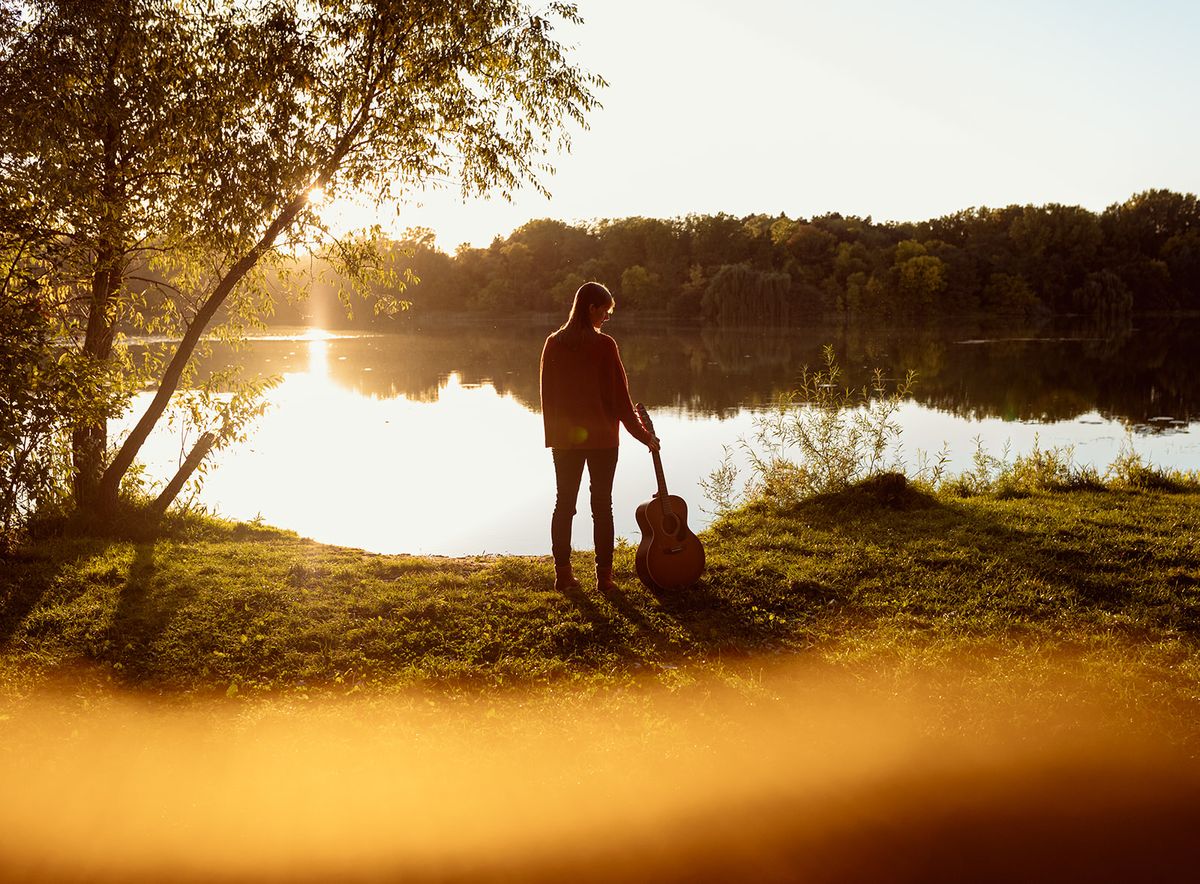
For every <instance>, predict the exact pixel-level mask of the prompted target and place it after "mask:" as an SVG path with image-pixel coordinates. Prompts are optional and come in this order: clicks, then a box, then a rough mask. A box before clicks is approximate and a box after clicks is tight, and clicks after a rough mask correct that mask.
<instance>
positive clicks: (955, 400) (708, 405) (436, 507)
mask: <svg viewBox="0 0 1200 884" xmlns="http://www.w3.org/2000/svg"><path fill="white" fill-rule="evenodd" d="M1195 328H1196V323H1190V324H1189V323H1178V322H1177V323H1175V324H1173V325H1166V324H1157V325H1155V324H1147V325H1144V326H1142V327H1138V328H1125V329H1121V330H1119V333H1110V334H1109V336H1108V337H1101V336H1100V335H1099V333H1098V332H1097V331H1096V330H1095V329H1087V328H1084V329H1080V328H1074V329H1067V330H1061V329H1052V328H1048V329H1040V330H1036V333H1032V332H1030V331H1029V330H1021V329H1017V330H1007V332H1006V333H1002V334H996V333H994V331H993V330H988V329H980V328H957V329H934V328H926V329H916V330H912V329H910V330H903V329H894V328H875V329H870V328H862V327H858V328H824V329H809V330H805V331H803V332H800V333H783V332H779V331H777V330H754V331H737V332H733V331H719V330H712V329H704V330H701V329H696V328H691V329H687V328H683V329H666V328H658V329H648V328H642V329H635V328H628V329H621V328H616V329H614V330H613V333H614V335H616V336H617V338H618V340H619V341H620V343H621V349H622V356H623V359H624V362H625V366H626V368H627V370H628V372H629V375H630V378H631V385H632V388H633V392H634V395H635V397H637V398H639V399H641V400H643V401H645V402H646V403H647V404H648V406H649V407H650V408H651V410H652V411H654V412H655V424H656V427H657V428H658V431H659V434H660V436H661V437H662V438H663V440H664V450H663V458H664V463H665V466H666V472H667V479H668V482H669V483H670V484H671V488H672V490H673V491H676V492H677V493H680V494H682V495H683V496H684V497H685V498H686V499H688V500H689V502H691V505H692V510H693V513H694V514H695V516H694V519H693V520H692V521H693V525H702V524H704V521H705V516H704V514H703V513H701V512H700V511H699V510H700V506H701V505H702V504H703V503H704V501H703V498H702V495H701V493H700V491H699V487H698V483H699V481H700V479H702V478H703V477H705V476H707V475H708V473H709V472H710V471H711V470H712V469H713V468H714V467H715V466H716V465H717V463H718V462H719V461H720V458H721V453H722V447H723V446H724V445H730V444H735V443H736V442H737V440H738V439H739V437H743V436H748V435H750V433H751V430H752V421H753V414H754V411H755V410H756V409H757V408H760V407H762V406H764V405H766V404H768V403H770V402H771V401H772V399H773V398H774V396H775V394H776V393H778V392H780V391H783V390H786V389H789V388H790V387H792V386H793V385H794V383H795V381H796V378H797V376H798V374H799V372H800V370H801V367H802V366H804V365H806V364H808V365H816V364H818V363H819V362H820V361H821V347H822V345H823V344H826V343H832V344H833V345H834V347H835V348H836V350H837V352H838V354H839V359H840V360H841V362H842V363H843V365H844V367H845V369H846V372H847V380H848V381H849V382H851V383H855V384H859V383H863V382H864V381H865V380H866V379H867V377H868V374H869V371H870V370H871V369H872V368H874V367H875V366H879V367H881V368H883V370H884V371H885V373H887V374H889V375H890V376H892V377H896V376H899V375H901V374H902V373H903V372H904V371H905V370H907V369H909V368H912V369H915V370H916V371H917V372H918V376H919V379H918V386H917V388H916V394H915V397H914V399H913V401H912V402H911V403H909V404H908V405H906V406H905V408H904V409H903V411H902V414H901V422H902V424H903V426H904V443H905V453H906V457H907V458H908V460H909V462H910V463H912V462H913V461H914V460H915V459H916V452H917V451H918V450H923V451H926V452H935V451H937V450H939V449H941V448H942V446H943V445H944V444H949V445H950V448H951V454H952V466H953V467H954V468H955V469H965V468H966V467H967V466H968V465H969V462H970V457H971V454H972V453H973V451H974V441H973V440H974V439H975V437H977V436H978V437H982V439H983V440H984V442H985V444H986V445H987V447H988V449H989V450H991V451H993V452H999V451H1000V449H1001V448H1002V447H1003V446H1004V445H1005V444H1006V443H1008V444H1009V445H1010V446H1011V448H1012V449H1013V450H1014V451H1016V452H1025V451H1028V450H1029V449H1030V448H1032V446H1033V444H1034V443H1035V441H1036V442H1037V443H1038V444H1041V445H1042V446H1043V447H1046V446H1051V445H1065V444H1070V445H1074V446H1075V448H1076V459H1077V460H1078V461H1079V462H1085V463H1093V464H1096V465H1098V466H1101V467H1103V466H1105V465H1107V464H1108V463H1109V462H1111V461H1112V459H1113V458H1114V457H1115V456H1116V454H1117V452H1118V450H1119V449H1120V447H1121V445H1122V444H1123V443H1124V442H1125V440H1126V439H1127V437H1128V436H1129V433H1130V431H1132V432H1133V433H1134V434H1135V435H1137V436H1138V443H1137V444H1138V449H1139V450H1140V451H1141V452H1142V453H1143V454H1145V455H1146V456H1148V457H1149V458H1150V459H1151V460H1153V461H1154V462H1155V463H1159V464H1162V465H1167V466H1175V467H1183V468H1196V467H1198V466H1200V450H1198V448H1200V438H1198V435H1200V434H1196V433H1192V432H1188V430H1189V427H1191V425H1192V414H1193V409H1194V407H1195V404H1194V403H1195V399H1194V397H1195V392H1194V391H1195V390H1197V389H1198V385H1197V381H1198V380H1200V357H1198V356H1197V354H1196V353H1195V352H1194V350H1193V349H1192V348H1191V347H1190V340H1189V338H1190V334H1191V332H1192V331H1194V330H1195ZM545 332H546V329H544V328H531V327H509V328H500V327H490V326H488V327H479V326H460V327H446V328H439V329H413V330H410V331H406V332H404V333H401V334H392V335H339V334H336V333H333V334H330V333H318V332H312V331H309V332H304V333H302V334H300V333H298V334H295V335H284V334H275V335H272V336H270V337H269V338H266V339H263V340H256V341H254V342H253V343H252V344H251V345H250V346H249V347H248V348H245V349H243V350H241V351H238V352H237V353H231V352H229V351H221V350H218V351H216V352H215V353H214V354H213V356H212V357H211V359H210V364H209V365H208V366H205V368H217V367H221V366H222V365H224V364H226V363H227V362H230V361H240V362H242V363H243V364H245V365H246V367H247V369H248V370H249V371H251V372H258V373H263V374H279V375H282V377H283V382H282V383H281V384H280V385H279V386H278V387H276V388H275V389H274V390H272V391H271V392H270V393H269V396H270V401H271V406H272V407H271V408H270V410H269V412H268V413H267V415H266V416H265V417H263V418H262V419H261V420H260V422H259V423H258V425H257V428H256V429H255V431H254V432H253V434H252V437H251V442H250V443H249V444H248V445H244V446H240V447H235V448H233V449H230V450H228V451H226V452H224V453H222V455H221V462H220V467H219V469H217V470H215V471H214V472H213V473H212V474H211V475H210V477H209V479H208V482H207V485H206V486H205V488H204V491H203V494H202V498H201V500H202V502H204V503H206V504H208V505H210V506H212V507H213V508H215V509H217V510H218V511H220V512H222V513H224V514H226V515H228V516H231V517H235V518H242V519H251V518H254V517H256V516H261V517H262V518H263V519H264V520H266V521H267V522H269V523H271V524H276V525H281V526H285V527H288V528H292V529H294V530H296V531H298V532H300V533H301V534H304V535H307V536H311V537H314V538H316V539H319V540H322V541H325V542H330V543H339V544H345V545H350V546H357V547H364V548H367V549H371V550H377V551H385V552H403V551H407V552H423V553H440V554H450V555H458V554H469V553H480V552H514V553H544V552H546V549H547V543H548V540H547V537H546V535H547V534H548V524H549V516H550V509H551V507H552V504H553V485H554V483H553V470H552V467H551V463H550V457H549V453H548V452H547V451H546V450H545V448H544V447H543V444H542V425H541V417H540V415H539V414H538V413H537V408H538V386H537V384H538V380H537V367H538V366H537V363H538V356H539V354H540V350H541V342H542V338H543V336H544V334H545ZM989 332H992V333H990V334H989ZM178 450H179V442H178V440H177V439H171V438H170V436H169V433H160V434H158V435H156V436H154V437H152V439H151V442H150V444H149V445H148V447H147V449H146V450H145V454H146V459H147V460H148V461H149V473H150V475H151V476H156V477H160V476H161V477H165V476H167V475H169V474H170V472H171V471H172V465H173V463H174V461H175V460H177V457H178ZM621 455H622V464H621V467H620V468H619V469H618V473H617V481H616V485H615V487H614V508H615V515H616V522H617V533H618V535H623V536H625V537H627V538H629V539H631V540H633V541H634V542H636V540H637V537H638V532H637V527H636V523H635V521H634V518H633V513H634V510H635V509H636V507H637V504H639V503H641V502H642V501H643V500H644V499H646V498H647V497H648V496H649V494H650V493H651V491H652V490H653V488H654V477H653V470H652V465H651V461H650V458H649V456H648V455H646V453H645V451H644V449H642V448H641V446H639V445H637V444H636V443H633V442H632V440H629V439H626V440H625V442H624V444H623V447H622V452H621ZM585 496H586V495H585ZM584 504H585V505H584V508H583V511H584V512H585V513H586V501H584ZM575 527H576V532H575V538H574V542H575V545H576V546H577V547H580V548H587V547H590V546H591V540H590V522H589V520H588V519H587V518H586V515H584V516H581V517H580V518H578V519H577V520H576V526H575Z"/></svg>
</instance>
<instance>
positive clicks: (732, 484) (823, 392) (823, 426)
mask: <svg viewBox="0 0 1200 884" xmlns="http://www.w3.org/2000/svg"><path fill="white" fill-rule="evenodd" d="M824 357H825V366H824V368H823V369H818V370H816V371H811V370H810V369H809V368H808V367H807V366H805V368H804V369H803V371H802V373H801V377H800V386H799V388H798V389H796V390H792V391H789V392H787V393H783V394H781V395H780V396H779V397H778V398H777V399H776V402H775V406H774V408H772V409H771V410H769V411H766V412H764V413H762V414H760V415H758V416H756V417H755V418H754V436H753V439H752V440H751V441H747V440H746V439H744V438H743V439H740V440H739V443H738V444H739V446H740V448H741V450H742V451H743V452H744V454H745V456H746V460H747V463H748V465H749V471H750V476H749V478H748V480H747V481H746V483H745V485H744V486H743V488H742V489H741V491H739V490H738V489H737V481H738V478H739V471H738V468H737V466H736V465H735V464H734V463H733V452H732V451H731V450H729V449H726V451H725V458H724V460H723V461H722V464H721V466H720V467H718V468H717V470H715V471H714V472H713V473H712V474H711V475H710V476H709V478H708V480H707V481H705V482H701V487H702V489H703V491H704V493H705V495H706V496H707V497H708V498H709V499H710V500H711V501H713V503H714V505H715V507H716V510H717V511H718V512H721V511H724V510H728V509H730V508H732V507H733V506H734V505H736V504H737V503H739V502H741V501H743V500H755V499H761V500H767V501H770V502H772V503H775V504H778V505H781V506H786V505H788V504H790V503H794V502H796V501H798V500H801V499H803V498H805V497H809V496H812V495H814V494H823V493H827V492H835V491H842V490H845V489H846V488H849V487H850V486H851V485H853V484H855V483H857V482H861V481H863V480H865V479H869V478H871V477H872V476H877V475H880V474H882V473H885V472H894V471H896V468H897V466H898V465H899V464H900V461H899V440H900V435H901V428H900V424H899V421H898V420H897V412H898V411H899V409H900V406H901V404H902V403H903V402H904V400H905V399H906V398H907V397H908V395H909V393H910V392H911V390H912V387H913V384H914V382H915V379H916V374H915V373H914V372H911V371H910V372H908V374H907V375H906V376H905V378H904V380H902V381H900V382H899V383H897V384H895V386H893V387H890V388H889V385H888V382H887V379H885V378H884V376H883V373H882V371H881V370H879V369H876V370H875V371H874V373H873V375H872V378H871V381H870V383H868V384H866V385H864V386H863V387H861V388H858V389H854V388H851V387H848V386H845V385H844V383H843V380H842V369H841V366H839V365H838V363H837V358H836V356H835V354H834V351H833V348H832V347H830V346H826V347H825V348H824ZM939 475H940V474H939Z"/></svg>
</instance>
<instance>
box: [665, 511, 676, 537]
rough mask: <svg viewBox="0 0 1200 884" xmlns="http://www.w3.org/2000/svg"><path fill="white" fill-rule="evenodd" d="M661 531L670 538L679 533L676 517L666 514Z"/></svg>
mask: <svg viewBox="0 0 1200 884" xmlns="http://www.w3.org/2000/svg"><path fill="white" fill-rule="evenodd" d="M663 530H664V531H666V532H667V533H668V534H670V535H671V536H674V535H676V534H678V533H679V519H678V518H677V517H675V516H673V515H671V514H670V513H667V515H666V517H665V518H663Z"/></svg>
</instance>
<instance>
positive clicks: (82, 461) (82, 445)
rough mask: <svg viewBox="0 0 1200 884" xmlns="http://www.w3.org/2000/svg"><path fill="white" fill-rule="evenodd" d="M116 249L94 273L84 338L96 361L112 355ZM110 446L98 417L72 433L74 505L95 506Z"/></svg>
mask: <svg viewBox="0 0 1200 884" xmlns="http://www.w3.org/2000/svg"><path fill="white" fill-rule="evenodd" d="M115 255H116V250H115V249H107V248H106V249H104V250H102V251H101V253H100V255H99V256H98V257H97V260H96V272H95V273H94V274H93V276H92V296H91V300H90V302H89V304H88V324H87V330H86V332H85V333H84V338H83V352H84V354H85V355H86V356H87V357H88V358H89V359H91V360H92V361H93V362H95V363H97V364H102V363H105V362H107V361H108V359H109V357H110V356H112V347H113V323H112V317H111V316H110V315H109V310H110V305H111V303H112V299H113V295H114V294H115V293H116V290H117V284H118V282H119V281H120V273H119V272H118V269H117V267H116V260H115ZM107 448H108V421H107V420H106V419H105V418H103V417H101V418H99V419H97V420H90V421H83V422H81V423H79V424H77V425H76V426H75V428H74V431H73V432H72V433H71V460H72V463H73V464H74V467H75V480H74V492H75V505H76V506H78V507H80V508H81V509H85V508H90V507H92V506H94V505H95V504H96V503H97V501H98V499H99V488H100V480H101V477H102V476H103V473H104V452H105V451H106V450H107Z"/></svg>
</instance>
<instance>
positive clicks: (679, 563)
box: [634, 494, 704, 589]
mask: <svg viewBox="0 0 1200 884" xmlns="http://www.w3.org/2000/svg"><path fill="white" fill-rule="evenodd" d="M635 516H636V517H637V523H638V527H639V528H641V529H642V541H641V543H639V544H638V548H637V553H636V554H635V556H634V564H635V566H636V568H637V575H638V579H640V580H641V581H642V583H644V584H646V586H647V587H648V588H649V589H682V588H684V587H687V586H691V585H692V584H694V583H695V582H696V581H697V580H699V579H700V575H701V574H703V573H704V547H703V546H702V545H701V544H700V539H699V538H698V537H697V536H696V535H695V534H693V533H692V529H691V528H689V527H688V526H687V504H686V503H684V500H683V498H682V497H676V496H675V495H674V494H667V495H656V496H655V497H654V498H652V499H651V500H648V501H646V502H645V503H643V504H641V505H640V506H639V507H638V508H637V512H636V513H635Z"/></svg>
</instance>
